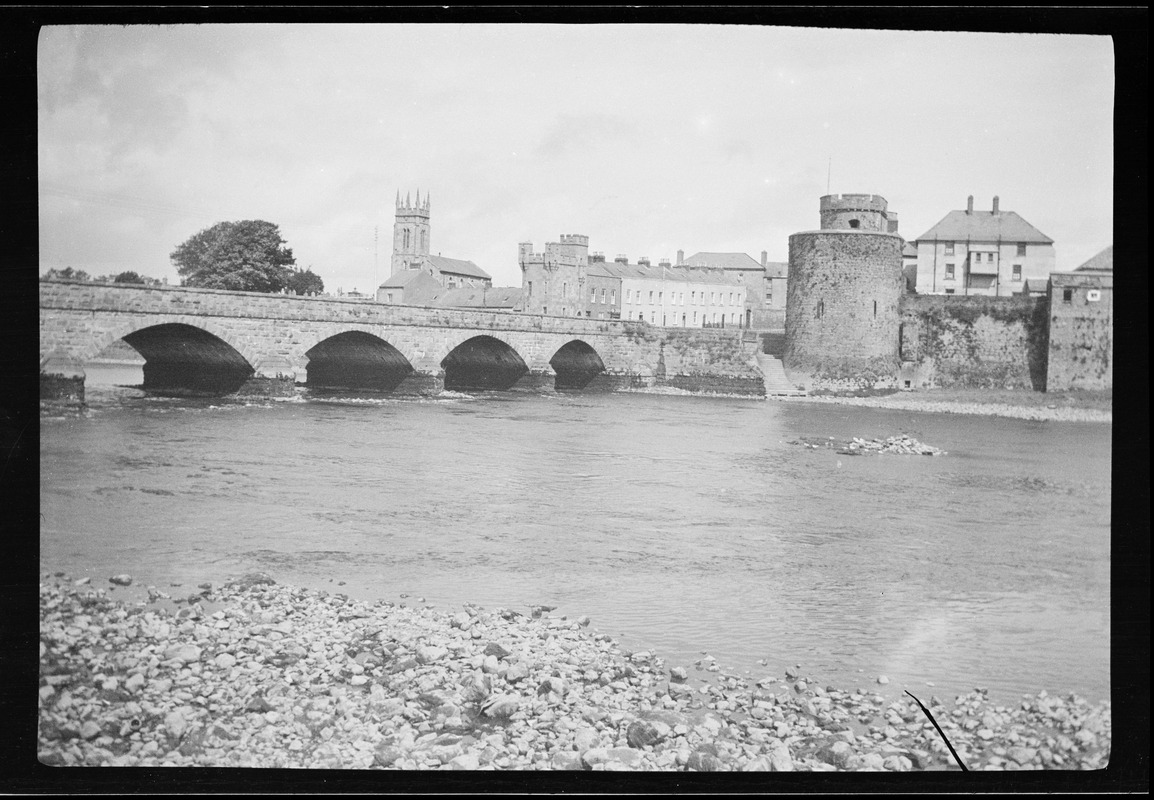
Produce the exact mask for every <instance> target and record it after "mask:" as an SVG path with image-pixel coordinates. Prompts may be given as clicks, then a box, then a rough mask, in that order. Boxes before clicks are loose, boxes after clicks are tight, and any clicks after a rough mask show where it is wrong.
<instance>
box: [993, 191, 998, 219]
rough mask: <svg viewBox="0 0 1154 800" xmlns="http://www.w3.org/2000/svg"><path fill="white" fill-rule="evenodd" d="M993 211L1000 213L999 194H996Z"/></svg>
mask: <svg viewBox="0 0 1154 800" xmlns="http://www.w3.org/2000/svg"><path fill="white" fill-rule="evenodd" d="M993 213H994V214H997V213H998V196H997V195H994V210H993Z"/></svg>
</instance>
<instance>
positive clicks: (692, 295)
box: [689, 292, 697, 322]
mask: <svg viewBox="0 0 1154 800" xmlns="http://www.w3.org/2000/svg"><path fill="white" fill-rule="evenodd" d="M689 304H690V305H696V304H697V292H690V293H689ZM693 316H694V317H695V319H694V320H693V321H694V322H696V321H697V320H696V317H697V315H696V314H694V315H693Z"/></svg>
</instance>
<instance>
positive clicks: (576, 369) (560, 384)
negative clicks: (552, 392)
mask: <svg viewBox="0 0 1154 800" xmlns="http://www.w3.org/2000/svg"><path fill="white" fill-rule="evenodd" d="M549 366H550V367H552V368H553V372H555V373H556V374H557V381H556V388H557V389H584V388H585V387H586V386H588V385H589V383H590V381H592V380H593V379H594V378H596V377H597V376H598V375H600V374H601V373H603V372H604V371H605V362H604V361H602V360H601V356H599V355H598V354H597V351H596V350H594V349H593V347H592V346H590V345H589V344H588V343H587V342H583V341H582V340H580V339H573V340H572V341H569V342H567V343H566V344H564V345H563V346H561V347H560V348H558V350H557V352H556V353H554V354H553V357H552V358H551V359H549Z"/></svg>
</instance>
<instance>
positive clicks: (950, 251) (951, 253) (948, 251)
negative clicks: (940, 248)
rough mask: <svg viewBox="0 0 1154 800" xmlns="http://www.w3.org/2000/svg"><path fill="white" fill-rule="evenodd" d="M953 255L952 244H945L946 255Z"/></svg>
mask: <svg viewBox="0 0 1154 800" xmlns="http://www.w3.org/2000/svg"><path fill="white" fill-rule="evenodd" d="M953 254H954V243H953V242H946V255H947V256H952V255H953Z"/></svg>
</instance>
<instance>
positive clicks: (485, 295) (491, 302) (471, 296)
mask: <svg viewBox="0 0 1154 800" xmlns="http://www.w3.org/2000/svg"><path fill="white" fill-rule="evenodd" d="M520 302H521V289H520V288H518V287H516V286H508V287H506V286H497V287H494V288H492V289H478V288H476V287H472V286H465V287H463V288H461V289H448V290H447V291H445V292H442V293H441V294H439V295H437V296H436V297H435V298H433V305H436V306H439V307H441V308H513V307H515V306H516V305H517V304H518V303H520Z"/></svg>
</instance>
